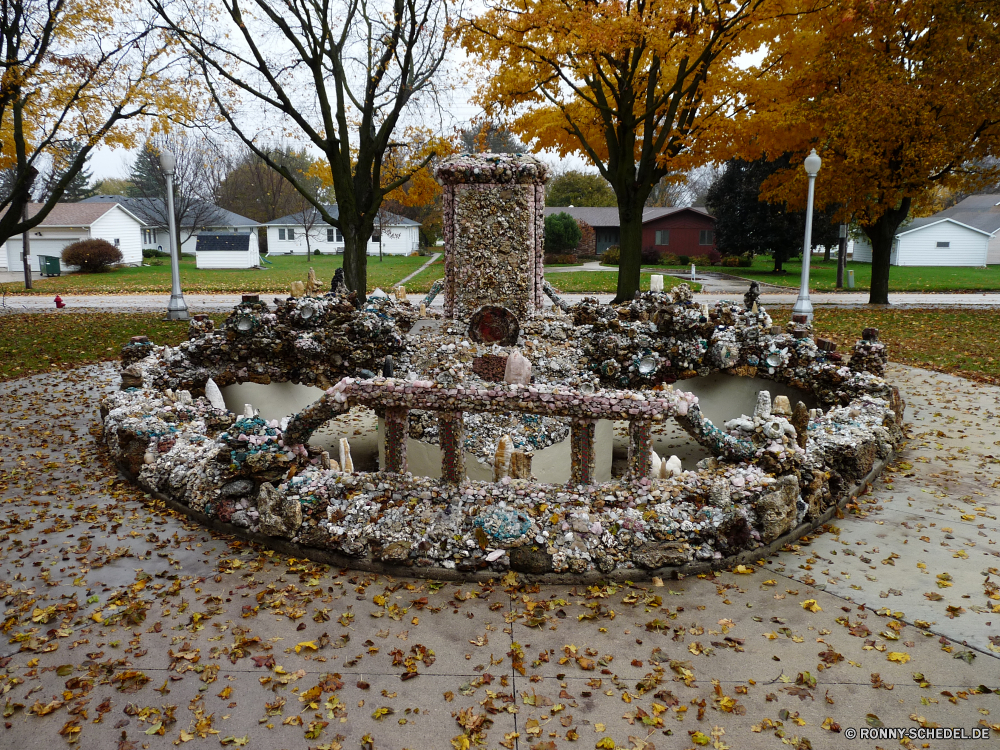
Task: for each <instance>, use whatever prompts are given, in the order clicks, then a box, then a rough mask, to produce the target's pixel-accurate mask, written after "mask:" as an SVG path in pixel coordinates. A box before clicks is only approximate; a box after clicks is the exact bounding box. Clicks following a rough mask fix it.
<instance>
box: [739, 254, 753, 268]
mask: <svg viewBox="0 0 1000 750" xmlns="http://www.w3.org/2000/svg"><path fill="white" fill-rule="evenodd" d="M752 265H753V253H745V254H744V255H741V256H740V257H739V267H740V268H750V267H751V266H752Z"/></svg>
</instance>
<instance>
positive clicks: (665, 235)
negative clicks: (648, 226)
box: [656, 229, 670, 245]
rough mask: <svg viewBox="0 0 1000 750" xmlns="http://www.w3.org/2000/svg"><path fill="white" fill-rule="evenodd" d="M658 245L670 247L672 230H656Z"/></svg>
mask: <svg viewBox="0 0 1000 750" xmlns="http://www.w3.org/2000/svg"><path fill="white" fill-rule="evenodd" d="M656 244H657V245H669V244H670V230H669V229H657V230H656Z"/></svg>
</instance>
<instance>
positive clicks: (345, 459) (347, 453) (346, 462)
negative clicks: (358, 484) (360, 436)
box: [340, 438, 354, 474]
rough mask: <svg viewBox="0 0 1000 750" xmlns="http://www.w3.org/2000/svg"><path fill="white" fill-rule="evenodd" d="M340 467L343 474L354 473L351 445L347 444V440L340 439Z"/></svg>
mask: <svg viewBox="0 0 1000 750" xmlns="http://www.w3.org/2000/svg"><path fill="white" fill-rule="evenodd" d="M340 466H341V470H342V471H343V472H344V473H346V474H353V473H354V461H352V460H351V444H350V443H349V442H347V438H341V439H340Z"/></svg>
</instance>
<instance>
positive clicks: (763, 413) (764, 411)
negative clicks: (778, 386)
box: [753, 391, 771, 419]
mask: <svg viewBox="0 0 1000 750" xmlns="http://www.w3.org/2000/svg"><path fill="white" fill-rule="evenodd" d="M770 416H771V392H770V391H757V406H756V407H755V408H754V410H753V417H754V419H767V418H768V417H770Z"/></svg>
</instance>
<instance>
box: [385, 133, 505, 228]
mask: <svg viewBox="0 0 1000 750" xmlns="http://www.w3.org/2000/svg"><path fill="white" fill-rule="evenodd" d="M406 140H407V144H406V145H405V146H401V147H398V148H396V149H393V151H392V154H391V158H390V159H389V160H388V165H389V166H388V168H387V169H386V170H385V175H384V176H383V179H384V180H386V181H388V182H395V181H396V180H397V179H398V177H399V176H400V175H404V174H409V175H410V178H409V179H408V180H407V181H406V182H405V183H403V184H402V185H400V186H399V187H397V188H396V189H395V190H393V191H392V192H391V193H389V194H388V195H387V196H386V199H385V203H384V204H383V205H384V208H385V209H386V210H387V211H389V212H392V213H394V214H397V215H399V216H403V217H405V218H407V219H412V220H413V221H416V222H419V223H420V230H419V231H420V242H421V244H423V245H424V246H425V247H430V246H431V245H434V244H435V243H436V242H437V241H438V240H439V239H440V238H441V237H442V236H443V234H444V227H443V225H444V222H443V216H442V195H443V192H442V189H441V185H440V183H438V181H437V179H435V177H434V170H435V168H436V167H437V165H438V164H439V163H440V162H441V160H442V159H444V158H446V157H448V156H450V155H452V154H454V153H457V152H458V150H459V149H460V148H464V147H465V145H467V144H466V143H465V142H464V140H463V141H462V143H461V144H459V143H456V142H455V141H454V140H451V139H448V138H444V137H443V136H434V135H432V134H430V133H428V132H426V131H425V132H424V134H423V136H419V135H417V134H415V133H411V137H410V138H407V139H406ZM502 145H503V144H502V143H496V142H494V143H493V144H492V146H493V147H498V146H502ZM494 153H497V152H494ZM421 165H422V166H421ZM381 224H382V222H381V221H380V222H379V226H381Z"/></svg>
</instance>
